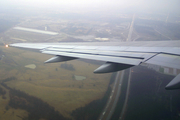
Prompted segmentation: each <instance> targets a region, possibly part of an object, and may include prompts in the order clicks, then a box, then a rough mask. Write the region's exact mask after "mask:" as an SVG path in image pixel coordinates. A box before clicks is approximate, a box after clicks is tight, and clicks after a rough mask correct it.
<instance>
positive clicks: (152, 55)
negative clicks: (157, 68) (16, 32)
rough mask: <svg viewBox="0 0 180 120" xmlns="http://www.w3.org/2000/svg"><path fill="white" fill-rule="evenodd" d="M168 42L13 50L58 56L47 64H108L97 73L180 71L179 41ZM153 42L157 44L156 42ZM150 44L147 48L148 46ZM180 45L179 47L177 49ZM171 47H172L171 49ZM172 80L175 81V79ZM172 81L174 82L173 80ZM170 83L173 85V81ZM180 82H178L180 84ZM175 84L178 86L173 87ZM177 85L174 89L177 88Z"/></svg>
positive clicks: (51, 45) (22, 45) (31, 46)
mask: <svg viewBox="0 0 180 120" xmlns="http://www.w3.org/2000/svg"><path fill="white" fill-rule="evenodd" d="M175 42H176V43H174V42H169V43H167V41H165V43H166V44H165V43H163V42H162V43H163V44H162V46H160V45H158V46H157V47H156V46H155V45H153V46H149V44H148V43H147V42H144V43H143V42H141V44H140V43H138V42H134V45H133V44H132V42H131V43H130V45H128V44H127V43H125V45H126V46H125V45H124V43H123V42H122V43H121V46H119V45H120V43H118V44H117V43H106V42H105V43H92V44H91V43H69V44H68V43H62V44H60V43H57V44H55V43H38V44H37V43H36V44H35V43H16V44H10V45H9V46H12V47H19V48H29V49H37V50H40V51H41V53H45V54H50V55H54V56H55V57H53V58H51V59H49V60H47V61H46V62H45V63H53V62H62V61H68V60H73V59H78V58H83V59H91V60H100V61H106V63H105V64H103V65H102V66H100V67H99V68H97V69H96V70H95V71H94V73H108V72H115V71H119V70H123V69H126V68H129V67H132V66H136V65H140V64H141V63H150V64H155V65H161V66H166V67H171V68H176V69H180V42H179V41H178V43H179V44H178V43H177V41H175ZM153 43H154V42H153ZM145 44H147V45H145ZM178 45H179V46H178ZM168 46H171V47H168ZM174 79H175V81H176V82H173V84H170V85H169V84H168V85H169V86H166V89H177V88H180V80H177V78H174ZM174 79H173V80H174ZM173 80H172V81H173ZM172 81H171V82H172ZM178 81H179V82H178ZM174 83H178V85H177V84H175V85H174ZM174 86H175V87H174Z"/></svg>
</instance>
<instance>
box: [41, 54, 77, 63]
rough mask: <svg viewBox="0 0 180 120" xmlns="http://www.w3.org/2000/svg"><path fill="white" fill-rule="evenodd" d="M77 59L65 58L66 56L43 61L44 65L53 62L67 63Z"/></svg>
mask: <svg viewBox="0 0 180 120" xmlns="http://www.w3.org/2000/svg"><path fill="white" fill-rule="evenodd" d="M74 59H77V58H74V57H66V56H58V55H57V56H54V57H52V58H50V59H49V60H47V61H45V62H44V63H55V62H63V61H69V60H74Z"/></svg>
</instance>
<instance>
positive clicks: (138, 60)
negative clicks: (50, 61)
mask: <svg viewBox="0 0 180 120" xmlns="http://www.w3.org/2000/svg"><path fill="white" fill-rule="evenodd" d="M42 53H46V54H51V55H60V56H68V57H75V58H84V59H91V60H100V61H110V62H115V63H123V64H130V65H139V64H140V63H141V62H142V59H141V58H126V57H117V56H103V55H96V54H83V53H71V52H58V51H43V52H42Z"/></svg>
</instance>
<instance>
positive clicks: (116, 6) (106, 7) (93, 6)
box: [0, 0, 180, 13]
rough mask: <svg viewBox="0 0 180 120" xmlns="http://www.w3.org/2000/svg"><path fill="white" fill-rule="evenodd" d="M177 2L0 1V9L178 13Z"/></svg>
mask: <svg viewBox="0 0 180 120" xmlns="http://www.w3.org/2000/svg"><path fill="white" fill-rule="evenodd" d="M179 4H180V1H179V0H171V1H170V0H158V1H157V0H151V1H146V0H136V1H134V0H66V1H64V0H59V1H57V0H38V1H37V0H7V1H2V0H1V1H0V6H1V7H4V8H6V7H29V8H31V9H35V8H38V9H39V8H43V9H46V10H52V9H53V10H66V11H68V12H77V11H78V12H87V11H91V12H92V11H96V12H97V11H99V12H117V13H120V12H122V10H126V11H128V10H129V11H133V12H145V11H146V12H156V13H158V12H164V13H168V12H179V11H178V7H179V6H178V5H179Z"/></svg>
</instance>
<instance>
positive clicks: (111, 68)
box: [94, 62, 133, 73]
mask: <svg viewBox="0 0 180 120" xmlns="http://www.w3.org/2000/svg"><path fill="white" fill-rule="evenodd" d="M132 66H133V65H128V64H121V63H112V62H107V63H105V64H103V65H101V66H100V67H99V68H97V69H96V70H95V71H94V73H110V72H116V71H120V70H124V69H127V68H130V67H132Z"/></svg>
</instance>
